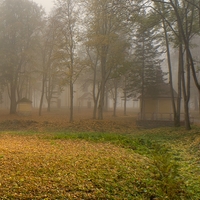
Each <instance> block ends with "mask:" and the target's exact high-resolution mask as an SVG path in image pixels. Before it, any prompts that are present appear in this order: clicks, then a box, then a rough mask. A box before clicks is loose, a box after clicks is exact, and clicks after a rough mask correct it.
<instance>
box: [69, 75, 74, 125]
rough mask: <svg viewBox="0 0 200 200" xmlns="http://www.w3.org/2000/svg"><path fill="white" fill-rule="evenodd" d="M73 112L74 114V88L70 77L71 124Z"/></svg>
mask: <svg viewBox="0 0 200 200" xmlns="http://www.w3.org/2000/svg"><path fill="white" fill-rule="evenodd" d="M73 112H74V87H73V82H72V77H71V80H70V115H69V116H70V117H69V122H73Z"/></svg>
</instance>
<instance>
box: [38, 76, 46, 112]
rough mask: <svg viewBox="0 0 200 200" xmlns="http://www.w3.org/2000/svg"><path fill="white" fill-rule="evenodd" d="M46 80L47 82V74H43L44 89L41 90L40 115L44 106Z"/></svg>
mask: <svg viewBox="0 0 200 200" xmlns="http://www.w3.org/2000/svg"><path fill="white" fill-rule="evenodd" d="M45 82H46V74H43V75H42V91H41V97H40V106H39V116H41V115H42V106H43V101H44V91H45Z"/></svg>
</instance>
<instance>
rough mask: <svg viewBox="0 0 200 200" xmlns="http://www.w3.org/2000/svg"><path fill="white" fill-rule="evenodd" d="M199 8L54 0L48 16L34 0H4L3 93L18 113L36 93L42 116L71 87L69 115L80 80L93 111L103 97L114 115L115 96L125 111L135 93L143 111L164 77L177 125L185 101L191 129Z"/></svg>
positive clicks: (151, 0) (144, 0)
mask: <svg viewBox="0 0 200 200" xmlns="http://www.w3.org/2000/svg"><path fill="white" fill-rule="evenodd" d="M199 11H200V7H199V1H198V0H165V1H163V0H123V1H121V0H101V1H98V0H85V1H82V0H56V1H55V6H54V8H53V9H52V11H51V12H50V13H49V14H48V15H47V14H45V12H44V9H43V8H42V7H39V6H38V5H37V4H36V3H34V2H32V1H29V0H2V1H1V2H0V60H1V62H0V76H1V78H0V92H1V100H2V101H5V100H4V98H3V96H4V95H5V94H7V95H8V97H9V104H10V108H9V109H10V114H15V113H16V112H17V102H18V101H19V100H20V99H22V98H23V97H26V98H28V99H30V100H34V99H37V100H38V101H39V105H37V107H38V114H39V115H42V108H43V107H44V103H45V105H47V109H48V111H51V106H52V105H51V104H52V102H53V101H57V100H59V98H60V97H59V96H60V95H61V94H62V93H63V91H64V90H65V88H68V90H69V93H68V98H69V109H70V117H69V119H70V122H72V121H73V118H74V108H75V107H76V106H77V105H75V104H74V100H75V97H74V95H75V92H76V91H75V85H76V84H79V85H80V87H83V88H87V89H88V88H89V89H88V90H89V91H88V92H89V93H90V94H91V98H92V102H93V116H92V117H93V118H94V119H99V120H101V119H103V114H104V111H105V110H106V108H107V98H108V96H109V98H110V99H112V100H113V116H116V109H117V102H118V101H119V99H120V98H121V99H123V100H124V114H126V101H127V100H128V99H135V98H137V97H139V96H140V97H141V106H140V107H141V110H140V112H141V114H142V113H143V111H142V109H143V97H144V96H145V95H147V94H148V95H150V96H156V93H157V92H158V91H159V90H160V88H159V87H160V86H161V85H162V84H163V83H169V85H170V89H171V104H172V107H173V116H174V119H173V120H174V125H175V126H180V115H181V112H182V111H181V107H183V112H184V121H185V127H186V129H188V130H189V129H190V128H191V127H190V106H189V103H190V99H191V93H192V91H191V85H192V84H193V85H195V87H196V91H198V92H200V82H199V80H198V72H199V65H198V63H199V58H198V56H196V55H195V54H194V49H195V48H198V46H199V44H198V43H195V42H194V41H195V39H196V38H198V37H199V36H198V34H199V30H200V23H199V21H200V15H199ZM174 54H175V55H176V56H175V57H174V56H173V55H174ZM172 58H173V59H172ZM87 89H85V90H87ZM174 89H175V90H176V93H177V96H176V98H175V97H174ZM119 93H120V94H121V95H118V94H119ZM197 98H198V95H197ZM181 99H182V100H183V101H181ZM198 105H199V103H198Z"/></svg>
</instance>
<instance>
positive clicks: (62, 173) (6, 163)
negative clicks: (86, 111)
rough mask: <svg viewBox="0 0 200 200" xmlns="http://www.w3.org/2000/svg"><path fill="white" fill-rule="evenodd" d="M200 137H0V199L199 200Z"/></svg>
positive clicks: (157, 132)
mask: <svg viewBox="0 0 200 200" xmlns="http://www.w3.org/2000/svg"><path fill="white" fill-rule="evenodd" d="M199 147H200V132H199V129H198V127H196V128H195V127H194V128H193V130H192V131H190V132H185V130H184V129H174V128H169V129H166V128H165V129H153V130H137V131H134V132H133V133H131V134H130V133H129V134H114V133H110V134H109V133H65V132H58V133H43V134H41V133H40V134H35V133H30V132H28V133H27V132H21V133H18V132H12V133H5V132H4V133H1V135H0V199H120V200H121V199H136V200H137V199H157V200H158V199H170V200H171V199H173V200H176V199H192V200H198V199H200V160H199V156H200V148H199Z"/></svg>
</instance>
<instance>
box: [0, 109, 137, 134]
mask: <svg viewBox="0 0 200 200" xmlns="http://www.w3.org/2000/svg"><path fill="white" fill-rule="evenodd" d="M92 115H93V114H92V109H82V110H79V111H77V110H75V111H74V120H73V122H71V123H70V122H69V110H53V111H51V112H47V111H46V110H45V111H43V112H42V115H41V116H39V114H38V110H33V111H32V114H31V115H30V116H21V115H18V114H14V115H10V114H9V111H5V110H1V111H0V129H1V130H2V131H5V130H13V131H15V130H22V131H24V130H27V131H39V132H40V131H45V130H48V131H50V130H52V131H54V130H57V131H62V130H65V131H73V132H80V131H81V132H115V133H129V132H131V131H132V130H133V129H134V128H136V123H135V121H136V117H137V111H133V110H128V111H127V113H126V115H124V113H123V111H122V110H119V111H118V112H117V116H116V117H113V113H112V111H108V112H104V119H103V120H97V119H93V118H92Z"/></svg>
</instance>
